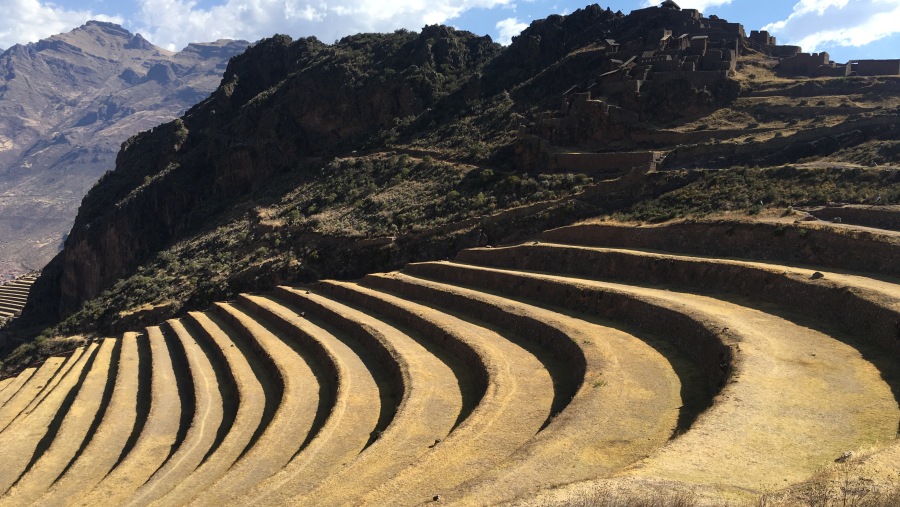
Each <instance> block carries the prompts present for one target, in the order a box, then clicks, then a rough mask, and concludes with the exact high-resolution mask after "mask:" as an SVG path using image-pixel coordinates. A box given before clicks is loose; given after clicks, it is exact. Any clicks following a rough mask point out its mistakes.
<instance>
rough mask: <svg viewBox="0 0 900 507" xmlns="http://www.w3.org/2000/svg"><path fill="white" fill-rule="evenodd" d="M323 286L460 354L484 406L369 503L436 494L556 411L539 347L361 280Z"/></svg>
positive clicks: (501, 454)
mask: <svg viewBox="0 0 900 507" xmlns="http://www.w3.org/2000/svg"><path fill="white" fill-rule="evenodd" d="M318 288H319V289H320V290H321V291H322V292H324V293H326V294H328V295H330V296H332V297H336V298H340V299H341V300H344V301H351V302H353V303H354V304H356V305H357V306H359V307H361V308H365V309H366V310H367V311H369V312H371V313H375V314H379V315H383V316H385V317H388V318H389V319H391V320H392V321H393V322H395V323H398V324H401V325H402V326H404V327H407V328H410V329H414V330H415V331H417V332H418V333H419V334H420V335H421V336H423V337H425V338H427V339H429V340H432V341H433V342H435V343H437V344H439V345H440V346H441V347H442V348H444V349H445V350H448V351H450V352H451V353H453V354H455V355H456V356H457V358H458V359H459V360H460V361H461V362H463V363H464V364H465V367H466V369H468V370H470V371H471V372H472V373H471V374H472V376H473V377H475V378H474V379H473V380H474V382H472V383H474V384H475V385H473V386H470V387H469V389H470V390H475V391H476V392H475V393H474V394H475V398H477V403H478V405H477V407H475V408H474V410H472V411H471V412H470V413H468V414H467V412H466V411H463V413H462V414H461V416H464V417H465V419H464V420H463V421H462V422H461V423H460V424H459V425H458V426H457V427H456V428H455V429H454V430H453V432H451V433H450V435H449V436H448V437H447V438H446V439H444V440H442V441H441V442H440V443H439V444H438V445H434V446H433V447H432V449H431V450H430V451H428V453H426V454H425V455H424V456H422V458H420V459H419V460H418V461H417V462H416V463H414V464H413V465H412V466H411V467H410V468H407V469H405V470H403V471H401V472H400V473H399V474H397V476H395V477H394V478H392V479H391V480H390V481H389V482H387V483H385V484H383V485H381V486H380V487H379V488H378V489H376V490H375V491H373V492H371V493H369V494H367V495H366V496H365V498H364V499H363V501H362V502H363V503H364V504H368V505H388V504H391V505H397V504H412V503H420V502H422V501H425V500H427V499H429V498H432V497H433V496H434V494H435V492H436V491H445V490H446V489H449V488H452V487H454V486H456V485H458V484H460V483H462V482H464V481H465V480H468V479H471V478H472V477H475V476H476V475H478V474H480V473H483V472H485V471H487V470H489V469H491V468H493V467H494V466H495V465H496V464H497V463H498V462H500V461H501V460H502V459H503V458H505V457H506V456H508V455H509V454H511V453H512V452H513V451H515V450H516V449H517V448H519V447H520V446H521V445H522V444H523V443H525V442H526V441H527V440H529V439H530V438H531V437H532V436H534V435H535V434H536V433H537V432H538V431H539V430H540V428H541V427H542V426H543V424H544V423H545V422H546V420H547V418H548V417H549V416H550V411H551V406H552V404H553V397H554V388H553V384H554V382H553V379H552V378H551V376H550V373H549V372H548V371H547V369H545V368H544V365H543V363H542V362H541V361H540V360H538V358H537V357H535V356H534V355H532V353H531V352H529V351H528V350H526V349H524V348H522V347H520V346H518V345H517V344H515V343H513V342H511V341H509V340H508V339H507V338H505V337H504V336H502V335H500V334H498V333H497V332H495V331H493V330H490V329H487V328H485V327H483V326H479V325H477V324H474V323H470V322H467V321H464V320H462V319H460V318H457V317H453V316H451V315H448V314H446V313H444V312H441V311H439V310H435V309H433V308H429V307H427V306H423V305H419V304H416V303H412V302H409V301H406V300H404V299H401V298H398V297H396V296H392V295H389V294H384V293H382V292H379V291H375V290H372V289H369V288H366V287H361V286H358V285H356V284H349V283H342V282H333V281H331V282H324V283H322V284H320V285H319V286H318ZM460 381H461V383H462V382H464V381H465V378H464V377H462V376H461V378H460ZM463 389H464V390H465V389H466V387H463ZM473 402H475V400H473Z"/></svg>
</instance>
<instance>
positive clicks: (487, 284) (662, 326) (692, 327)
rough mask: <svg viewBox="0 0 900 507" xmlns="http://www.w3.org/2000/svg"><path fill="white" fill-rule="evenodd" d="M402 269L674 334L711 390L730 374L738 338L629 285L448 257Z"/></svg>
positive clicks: (654, 332) (656, 333)
mask: <svg viewBox="0 0 900 507" xmlns="http://www.w3.org/2000/svg"><path fill="white" fill-rule="evenodd" d="M404 273H408V274H410V275H412V276H417V277H424V278H429V279H432V280H435V281H440V282H444V283H449V284H454V285H462V286H466V287H469V288H477V289H482V290H490V291H493V292H495V293H498V294H501V295H504V296H507V297H512V298H517V297H521V298H523V299H526V300H530V301H536V302H539V303H542V304H546V305H551V306H556V307H561V308H566V309H567V310H569V311H575V312H580V313H583V314H586V315H595V316H598V317H602V318H606V319H610V320H611V321H614V322H622V323H625V324H627V325H630V326H634V327H635V328H636V329H643V330H645V331H646V332H648V333H649V334H651V335H654V336H661V337H662V336H666V337H671V338H669V341H671V342H672V343H673V344H674V345H675V346H676V348H678V350H680V351H682V352H683V353H684V354H685V355H686V356H687V357H688V358H690V359H691V360H692V361H693V362H694V363H695V364H696V365H697V366H698V367H699V368H700V370H701V371H702V372H703V375H704V377H705V379H706V382H707V385H708V386H709V389H710V392H717V391H718V390H719V389H720V388H721V387H722V386H724V385H725V383H726V381H727V380H728V377H729V375H730V367H731V361H732V352H733V351H732V349H733V347H734V345H735V341H734V340H733V339H732V338H730V337H729V335H728V333H726V332H722V331H720V329H721V327H719V328H716V327H715V326H712V325H709V323H708V321H706V320H704V319H702V318H698V317H697V316H695V315H691V314H690V313H689V312H685V311H683V308H682V307H670V306H667V305H660V304H659V303H658V301H657V300H655V299H648V298H642V297H640V296H638V295H635V294H634V293H632V292H629V291H620V290H614V289H613V290H611V289H608V288H594V287H588V286H585V284H584V283H582V282H583V281H580V280H574V279H567V278H564V277H549V276H538V275H532V274H530V273H524V272H516V271H509V270H500V269H492V268H485V267H478V266H469V265H464V264H458V263H450V262H423V263H415V264H409V265H407V266H406V268H404Z"/></svg>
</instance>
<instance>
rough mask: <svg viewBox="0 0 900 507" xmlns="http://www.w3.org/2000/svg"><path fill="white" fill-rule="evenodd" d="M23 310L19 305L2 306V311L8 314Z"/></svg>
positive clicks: (0, 309)
mask: <svg viewBox="0 0 900 507" xmlns="http://www.w3.org/2000/svg"><path fill="white" fill-rule="evenodd" d="M21 310H22V307H21V306H19V305H17V304H0V311H3V312H6V313H18V312H19V311H21Z"/></svg>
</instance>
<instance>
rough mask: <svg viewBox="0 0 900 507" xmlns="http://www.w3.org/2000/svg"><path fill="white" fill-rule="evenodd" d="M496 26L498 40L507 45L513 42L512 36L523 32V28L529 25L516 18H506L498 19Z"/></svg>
mask: <svg viewBox="0 0 900 507" xmlns="http://www.w3.org/2000/svg"><path fill="white" fill-rule="evenodd" d="M495 28H496V29H497V33H498V34H499V37H498V38H497V42H499V43H500V44H503V45H504V46H507V45H509V43H510V42H512V38H513V37H515V36H516V35H519V34H520V33H522V30H524V29H526V28H528V25H527V24H526V23H522V22H521V21H519V20H518V19H516V18H506V19H501V20H500V21H498V22H497V24H496V25H495Z"/></svg>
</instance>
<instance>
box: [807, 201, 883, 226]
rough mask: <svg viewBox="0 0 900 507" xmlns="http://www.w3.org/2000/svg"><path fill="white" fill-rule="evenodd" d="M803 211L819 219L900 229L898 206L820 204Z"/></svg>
mask: <svg viewBox="0 0 900 507" xmlns="http://www.w3.org/2000/svg"><path fill="white" fill-rule="evenodd" d="M803 211H805V212H807V213H809V214H811V215H813V216H815V217H816V218H818V219H820V220H829V221H837V220H840V222H841V223H845V224H855V225H862V226H866V227H874V228H878V229H890V230H892V231H900V206H890V205H888V206H862V205H851V204H848V205H844V206H821V207H816V208H804V209H803Z"/></svg>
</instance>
